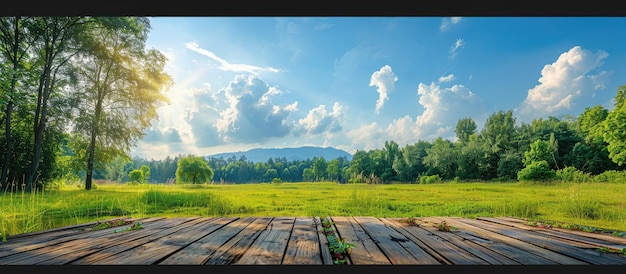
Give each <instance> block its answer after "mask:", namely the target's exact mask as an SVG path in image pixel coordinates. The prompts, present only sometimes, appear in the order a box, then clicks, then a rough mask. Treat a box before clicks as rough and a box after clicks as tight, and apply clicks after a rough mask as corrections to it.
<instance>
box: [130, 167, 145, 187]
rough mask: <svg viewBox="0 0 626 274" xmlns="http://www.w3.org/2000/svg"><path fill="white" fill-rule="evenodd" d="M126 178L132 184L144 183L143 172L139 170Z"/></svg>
mask: <svg viewBox="0 0 626 274" xmlns="http://www.w3.org/2000/svg"><path fill="white" fill-rule="evenodd" d="M128 178H129V180H130V182H131V183H133V184H143V183H144V182H145V181H146V178H145V177H144V174H143V171H142V170H141V169H135V170H133V171H131V172H130V173H129V174H128Z"/></svg>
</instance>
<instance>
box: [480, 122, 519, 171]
mask: <svg viewBox="0 0 626 274" xmlns="http://www.w3.org/2000/svg"><path fill="white" fill-rule="evenodd" d="M514 136H515V118H514V117H513V111H512V110H508V111H506V112H504V111H498V112H496V113H493V114H492V115H490V116H489V117H488V118H487V120H486V121H485V126H484V128H483V129H482V130H481V132H480V139H481V142H484V144H485V145H486V149H487V154H486V165H485V174H486V179H491V178H496V177H497V174H498V162H499V161H500V158H501V157H502V155H503V153H504V152H506V151H508V150H512V149H515V148H514V146H513V137H514Z"/></svg>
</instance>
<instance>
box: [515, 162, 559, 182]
mask: <svg viewBox="0 0 626 274" xmlns="http://www.w3.org/2000/svg"><path fill="white" fill-rule="evenodd" d="M555 178H556V172H555V171H554V170H552V169H551V168H550V166H549V165H548V162H547V161H545V160H541V161H536V162H532V163H531V164H529V165H527V166H526V167H525V168H524V169H522V170H520V171H519V172H517V179H518V180H520V181H544V182H545V181H550V180H553V179H555Z"/></svg>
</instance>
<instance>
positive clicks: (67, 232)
mask: <svg viewBox="0 0 626 274" xmlns="http://www.w3.org/2000/svg"><path fill="white" fill-rule="evenodd" d="M132 220H133V221H134V220H138V219H132ZM154 220H156V218H155V219H150V220H146V221H147V222H150V221H154ZM72 227H80V226H72ZM87 227H90V226H87ZM114 229H115V228H108V229H105V230H99V231H113V230H114ZM97 232H98V231H85V230H83V229H76V230H73V229H62V228H60V229H55V230H49V234H47V233H32V234H28V235H27V236H26V235H24V236H22V237H19V238H17V239H14V240H13V241H11V242H7V243H4V244H2V245H0V258H2V257H5V256H8V255H13V254H15V253H19V252H25V251H28V250H34V249H37V248H41V247H45V246H48V245H53V244H59V243H62V242H65V241H72V240H75V239H81V238H83V237H91V235H94V234H93V233H97ZM101 233H108V232H101ZM95 235H97V234H95Z"/></svg>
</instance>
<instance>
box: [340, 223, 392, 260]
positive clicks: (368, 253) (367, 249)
mask: <svg viewBox="0 0 626 274" xmlns="http://www.w3.org/2000/svg"><path fill="white" fill-rule="evenodd" d="M332 220H333V222H334V223H335V227H336V228H337V232H338V233H339V235H340V237H342V238H344V239H345V240H346V242H349V243H353V244H355V245H356V247H355V248H353V249H352V251H351V252H350V259H351V261H352V263H353V264H359V265H368V264H376V265H378V264H380V265H388V264H391V261H389V259H388V258H387V256H386V255H385V253H383V251H382V250H380V248H379V247H378V246H377V245H376V243H375V242H374V240H372V238H371V237H370V236H369V235H368V234H367V233H365V230H363V227H361V226H360V225H359V224H358V223H357V222H356V220H354V218H351V217H333V218H332Z"/></svg>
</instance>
